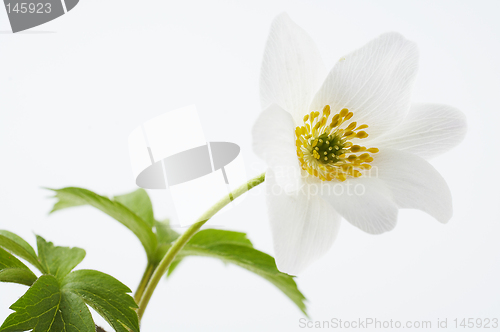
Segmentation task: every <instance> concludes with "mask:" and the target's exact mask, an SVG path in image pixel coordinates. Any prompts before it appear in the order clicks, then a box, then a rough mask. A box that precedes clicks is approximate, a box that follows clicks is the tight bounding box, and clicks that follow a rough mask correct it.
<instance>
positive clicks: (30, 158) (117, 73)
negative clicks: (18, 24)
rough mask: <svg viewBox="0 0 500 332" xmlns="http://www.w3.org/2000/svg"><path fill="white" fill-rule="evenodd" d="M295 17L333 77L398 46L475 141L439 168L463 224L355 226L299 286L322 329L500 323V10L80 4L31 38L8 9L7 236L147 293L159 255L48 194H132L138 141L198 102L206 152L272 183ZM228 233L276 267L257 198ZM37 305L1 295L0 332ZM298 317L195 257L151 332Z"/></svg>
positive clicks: (1, 18) (414, 215) (405, 216)
mask: <svg viewBox="0 0 500 332" xmlns="http://www.w3.org/2000/svg"><path fill="white" fill-rule="evenodd" d="M282 11H287V12H288V13H289V15H290V17H291V18H292V19H293V20H295V21H296V22H297V23H298V24H299V25H301V26H302V27H303V28H304V29H306V30H307V31H308V32H309V33H310V35H311V36H312V37H313V38H314V39H315V40H316V42H317V44H318V46H319V48H320V50H321V52H322V54H323V57H324V59H325V62H326V63H327V65H328V66H331V65H333V63H335V62H336V60H337V59H339V58H340V57H341V56H342V55H344V54H345V53H348V52H350V51H352V50H354V49H355V48H357V47H360V46H362V45H363V44H364V43H366V42H368V41H369V40H371V39H372V38H374V37H376V36H378V35H379V34H381V33H383V32H387V31H398V32H400V33H402V34H403V35H405V36H406V37H407V38H409V39H411V40H413V41H415V42H416V43H417V44H418V45H419V48H420V53H421V61H420V70H419V75H418V78H417V82H416V86H415V90H414V100H415V101H426V102H437V103H444V104H449V105H453V106H456V107H458V108H460V109H462V110H463V111H464V112H465V113H466V115H467V119H468V124H469V131H468V135H467V137H466V139H465V141H464V142H463V143H462V144H461V145H460V146H459V147H457V148H455V149H454V150H453V151H451V152H450V153H448V154H446V155H443V156H441V157H439V158H436V159H435V160H434V161H433V164H434V165H435V167H436V168H437V169H438V170H439V171H440V172H441V173H442V174H443V176H444V177H445V179H446V180H447V181H448V184H449V186H450V188H451V190H452V193H453V198H454V217H453V218H452V220H451V221H450V223H449V224H447V225H442V224H440V223H438V222H437V221H435V220H433V219H432V218H431V217H429V216H427V215H425V214H424V213H422V212H420V211H413V210H404V211H401V212H400V216H399V224H398V226H397V227H396V229H395V230H394V231H392V232H390V233H387V234H384V235H380V236H372V235H368V234H364V233H362V232H361V231H359V230H358V229H355V228H354V227H353V226H351V225H350V224H348V223H343V225H342V227H341V232H340V235H339V237H338V239H337V241H336V243H335V244H334V246H333V247H332V249H331V250H330V251H329V252H328V254H326V255H325V256H324V257H323V258H322V259H321V260H319V261H317V262H316V263H315V264H313V265H312V266H311V267H310V268H309V269H308V270H306V271H305V272H304V273H303V274H301V275H300V276H299V277H298V278H297V282H298V284H299V287H300V289H301V290H302V291H303V292H304V294H305V295H306V296H307V298H308V299H309V312H310V315H311V317H312V319H313V320H321V321H323V320H330V319H331V318H335V317H337V318H341V319H357V318H364V317H373V318H378V319H379V320H386V319H393V320H400V321H405V320H412V321H414V320H432V321H433V322H435V321H436V320H437V318H440V319H441V320H442V319H445V318H447V319H448V326H449V328H448V330H453V328H451V327H450V326H451V325H452V320H453V319H455V318H458V319H462V318H469V317H471V318H493V317H496V318H500V300H499V299H500V287H499V283H498V280H500V267H499V263H500V250H499V247H500V240H499V231H500V225H499V219H500V218H499V217H498V216H499V214H498V204H499V194H498V190H499V188H498V184H499V181H498V174H497V168H498V165H499V162H500V160H499V157H498V156H499V152H498V146H499V145H498V143H499V139H498V135H499V134H500V116H499V107H500V102H499V94H500V93H499V92H500V65H499V64H500V61H499V59H500V23H499V21H498V13H499V11H500V2H498V1H435V0H433V1H422V0H419V1H246V2H241V1H240V2H235V1H231V2H229V1H124V0H109V1H99V0H82V1H81V2H80V4H78V5H77V7H75V8H74V9H73V10H72V11H71V12H69V13H68V14H66V15H65V16H63V17H60V18H59V19H56V20H55V21H53V22H50V23H47V24H45V25H42V26H39V27H36V28H34V29H32V30H29V31H28V32H26V33H19V34H11V33H10V32H8V30H9V29H10V26H9V23H8V20H7V16H6V14H5V11H4V10H3V9H1V10H0V30H3V31H4V32H3V33H1V34H0V158H1V159H0V170H1V172H0V176H1V182H0V202H1V203H0V204H1V217H0V229H8V230H10V231H13V232H16V233H17V234H19V235H21V236H22V237H24V238H25V239H27V240H28V241H29V242H30V243H31V244H33V245H34V243H35V238H34V235H33V232H34V233H36V234H40V235H42V236H44V237H45V238H46V239H48V240H51V241H53V242H55V243H56V244H58V245H69V246H78V247H82V248H85V249H86V251H87V257H86V259H85V260H84V262H83V263H82V264H81V265H80V266H79V268H92V269H98V270H101V271H104V272H106V273H109V274H111V275H113V276H115V277H117V278H118V279H120V280H121V281H123V282H124V283H125V284H127V285H128V286H129V287H131V288H135V287H136V285H137V284H138V282H139V279H140V276H141V274H142V269H143V268H144V265H145V255H144V254H143V252H142V248H141V245H140V243H139V241H138V240H136V238H135V237H134V235H132V233H130V232H129V231H128V230H127V229H125V228H124V227H123V226H121V225H120V224H118V223H117V222H114V221H113V220H111V218H109V217H108V216H106V215H104V214H103V213H101V212H98V211H95V210H93V209H92V208H90V207H83V208H75V209H69V210H66V211H61V212H59V213H56V214H54V215H52V216H48V215H47V214H48V211H49V210H50V208H51V204H52V203H53V201H52V200H50V199H49V198H47V197H48V196H50V193H49V192H48V191H46V190H43V189H41V187H44V186H45V187H53V188H59V187H64V186H71V185H72V186H80V187H86V188H89V189H91V190H94V191H96V192H98V193H100V194H105V195H115V194H121V193H124V192H128V191H132V190H134V189H135V188H136V186H135V184H134V180H133V178H132V171H131V168H130V164H129V156H128V148H127V137H128V134H129V133H130V132H131V130H132V129H134V128H135V127H137V126H138V125H139V124H141V123H143V122H144V121H146V120H148V119H150V118H152V117H154V116H157V115H160V114H162V113H163V112H165V111H168V110H172V109H175V108H178V107H182V106H185V105H189V104H192V103H195V104H196V105H197V107H198V109H199V112H200V116H201V120H202V123H203V126H204V128H205V135H206V137H207V139H208V140H211V141H217V140H222V141H232V142H235V143H237V144H239V145H240V146H241V148H242V153H243V156H244V158H245V161H246V164H247V172H248V175H249V176H254V175H256V174H258V173H260V172H262V171H263V170H265V166H264V164H263V163H262V162H260V161H259V160H258V159H257V158H256V156H255V155H254V154H253V152H252V150H251V136H250V131H251V127H252V124H253V122H254V121H255V119H256V117H257V114H258V113H259V111H260V105H259V96H258V78H259V67H260V61H261V57H262V54H263V49H264V44H265V41H266V38H267V33H268V29H269V25H270V23H271V20H272V19H273V17H274V16H275V15H277V14H278V13H280V12H282ZM185 134H186V135H189V126H188V125H186V131H185ZM179 139H182V137H179ZM150 194H151V195H152V198H153V203H154V208H155V210H156V213H157V216H159V217H167V216H171V215H173V213H172V212H171V211H170V210H171V209H172V206H171V203H170V201H169V200H168V195H167V194H166V193H165V192H154V191H153V192H150ZM216 218H220V219H219V221H220V223H223V224H227V225H230V228H231V229H234V230H241V231H244V232H247V233H248V235H249V237H250V239H251V240H252V241H253V242H254V244H255V246H256V247H257V248H259V249H261V250H263V251H266V252H269V253H272V242H271V236H270V229H269V225H268V219H267V216H266V212H265V208H264V197H263V195H262V193H260V194H259V190H256V192H255V193H253V194H252V195H250V196H249V197H248V198H247V199H246V200H245V201H244V202H242V204H241V205H239V206H238V207H237V208H236V209H233V210H232V211H229V212H227V213H225V214H223V215H220V216H218V217H216ZM25 290H26V287H24V286H19V285H11V284H1V285H0V321H1V320H3V319H4V318H5V317H7V315H8V314H9V313H10V312H11V311H10V310H9V309H8V307H9V305H10V304H12V303H13V302H14V301H15V300H16V299H17V298H18V297H19V296H21V295H22V294H23V292H24V291H25ZM302 317H303V316H302V314H301V313H300V312H299V310H298V309H296V307H295V306H294V305H293V304H292V303H291V301H289V300H288V299H287V298H286V297H285V296H284V295H282V294H281V293H280V292H279V291H278V290H277V289H275V288H274V287H273V286H272V285H271V284H269V283H267V282H266V281H265V280H263V279H261V278H259V277H257V276H254V275H253V274H251V273H249V272H247V271H245V270H242V269H240V268H238V267H234V266H224V265H223V264H222V263H221V262H219V261H215V260H211V259H208V258H190V259H188V260H186V261H185V262H184V263H183V264H182V265H180V266H179V269H178V270H177V271H176V272H175V274H174V275H173V276H172V278H171V279H170V280H168V281H164V282H161V283H160V285H159V287H158V289H157V291H156V293H155V295H154V297H153V299H152V301H151V303H150V305H149V307H148V310H147V312H146V315H145V316H144V320H143V325H142V327H143V331H295V330H303V329H300V328H299V319H300V318H302ZM96 321H97V322H98V323H100V324H101V323H102V322H103V320H102V319H101V318H100V317H96ZM434 326H435V325H434ZM108 330H111V329H109V328H108ZM460 330H462V329H460Z"/></svg>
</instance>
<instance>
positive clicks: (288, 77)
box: [260, 13, 326, 120]
mask: <svg viewBox="0 0 500 332" xmlns="http://www.w3.org/2000/svg"><path fill="white" fill-rule="evenodd" d="M325 76H326V69H325V66H324V64H323V60H322V59H321V56H320V54H319V51H318V48H317V47H316V44H315V43H314V41H313V40H312V39H311V37H309V35H308V34H307V33H306V32H305V31H304V30H303V29H302V28H301V27H299V26H298V25H297V24H295V23H294V22H293V21H292V20H291V19H290V17H288V15H287V14H286V13H283V14H281V15H278V16H277V17H276V18H275V19H274V21H273V23H272V25H271V31H270V33H269V37H268V40H267V44H266V48H265V51H264V59H263V61H262V67H261V74H260V98H261V103H262V108H263V109H264V108H266V107H268V106H269V105H270V104H273V103H275V104H278V105H280V106H281V107H282V108H283V109H285V110H286V111H288V112H290V113H291V114H292V115H293V116H294V118H295V119H296V120H300V118H301V117H302V116H301V114H305V113H306V112H307V108H308V106H309V104H310V103H311V100H312V98H313V97H314V94H315V93H316V91H317V90H318V88H319V87H320V85H321V83H322V81H323V79H324V78H325Z"/></svg>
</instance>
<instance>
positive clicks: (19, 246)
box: [0, 230, 46, 272]
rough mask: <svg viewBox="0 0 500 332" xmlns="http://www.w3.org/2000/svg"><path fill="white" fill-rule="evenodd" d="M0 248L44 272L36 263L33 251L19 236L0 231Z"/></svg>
mask: <svg viewBox="0 0 500 332" xmlns="http://www.w3.org/2000/svg"><path fill="white" fill-rule="evenodd" d="M0 247H3V248H4V249H5V250H7V251H9V252H11V253H13V254H14V255H16V256H19V257H21V258H23V259H25V260H26V261H27V262H29V263H31V264H32V265H33V266H35V267H36V268H37V269H39V270H40V272H46V271H45V270H44V268H43V266H42V265H41V264H40V262H39V261H38V257H37V256H36V253H35V250H34V249H33V248H32V247H31V246H30V245H29V244H28V242H26V241H24V240H23V239H22V238H21V237H20V236H18V235H16V234H14V233H11V232H9V231H4V230H0Z"/></svg>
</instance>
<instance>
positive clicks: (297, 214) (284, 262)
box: [266, 171, 341, 275]
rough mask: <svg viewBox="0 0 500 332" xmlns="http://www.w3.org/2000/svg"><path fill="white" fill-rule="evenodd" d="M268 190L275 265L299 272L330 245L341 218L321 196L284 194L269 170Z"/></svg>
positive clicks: (288, 270)
mask: <svg viewBox="0 0 500 332" xmlns="http://www.w3.org/2000/svg"><path fill="white" fill-rule="evenodd" d="M306 186H307V185H306ZM266 190H267V208H268V212H269V219H270V223H271V229H272V234H273V240H274V241H273V242H274V252H275V258H276V264H277V266H278V269H279V270H280V271H282V272H285V273H288V274H291V275H297V274H298V273H299V272H301V271H302V270H304V269H305V268H306V267H307V266H308V265H309V264H311V263H312V262H313V261H315V260H317V259H318V258H319V257H321V256H322V255H323V254H324V253H325V252H326V251H327V250H328V249H329V248H330V247H331V245H332V244H333V241H334V240H335V238H336V237H337V234H338V231H339V227H340V219H341V218H340V216H339V215H338V214H337V213H336V212H335V211H334V210H333V208H332V207H331V206H330V205H329V204H328V203H326V202H325V201H324V200H323V199H322V198H321V197H320V196H319V195H307V194H305V193H304V192H302V191H299V192H298V193H297V194H296V195H287V194H285V193H284V192H283V190H281V187H280V186H279V185H278V184H277V183H276V181H275V177H274V174H273V172H272V171H268V172H267V173H266Z"/></svg>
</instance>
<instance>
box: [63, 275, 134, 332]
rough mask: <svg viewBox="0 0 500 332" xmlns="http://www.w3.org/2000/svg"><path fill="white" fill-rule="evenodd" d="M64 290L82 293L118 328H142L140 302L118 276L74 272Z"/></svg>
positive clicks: (84, 298)
mask: <svg viewBox="0 0 500 332" xmlns="http://www.w3.org/2000/svg"><path fill="white" fill-rule="evenodd" d="M62 289H63V290H67V291H71V292H72V293H74V294H77V295H78V296H80V297H81V298H82V299H83V300H84V301H85V302H86V303H87V304H88V305H90V306H91V307H92V308H94V310H95V311H97V312H98V313H99V314H100V315H101V316H102V317H104V318H105V319H106V321H107V322H108V323H109V324H110V325H111V326H112V327H113V328H114V329H115V330H116V331H118V332H127V331H128V329H130V330H132V331H135V332H137V331H139V319H138V317H137V313H136V312H135V310H134V309H135V308H137V304H136V303H135V301H134V299H133V298H132V297H131V296H130V295H128V294H127V293H130V292H131V290H130V289H129V288H128V287H127V286H125V285H124V284H122V283H121V282H119V281H118V280H116V279H115V278H113V277H111V276H109V275H107V274H104V273H102V272H99V271H93V270H79V271H74V272H72V273H70V274H68V275H67V276H66V278H64V280H63V282H62ZM127 328H128V329H127Z"/></svg>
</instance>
